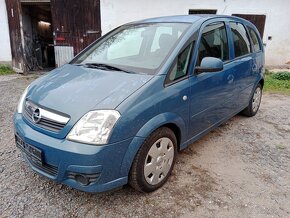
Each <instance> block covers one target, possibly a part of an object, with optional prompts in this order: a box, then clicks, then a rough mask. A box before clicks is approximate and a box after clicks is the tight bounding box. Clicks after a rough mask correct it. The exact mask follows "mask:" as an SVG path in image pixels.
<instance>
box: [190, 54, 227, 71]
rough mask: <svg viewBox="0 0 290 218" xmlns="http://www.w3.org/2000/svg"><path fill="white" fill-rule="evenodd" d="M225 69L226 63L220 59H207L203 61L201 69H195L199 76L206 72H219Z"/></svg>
mask: <svg viewBox="0 0 290 218" xmlns="http://www.w3.org/2000/svg"><path fill="white" fill-rule="evenodd" d="M223 69H224V63H223V61H222V60H221V59H219V58H214V57H205V58H203V59H202V61H201V64H200V67H196V68H195V72H196V73H197V74H200V73H204V72H208V73H209V72H218V71H222V70H223Z"/></svg>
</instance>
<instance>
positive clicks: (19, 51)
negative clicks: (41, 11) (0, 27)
mask: <svg viewBox="0 0 290 218" xmlns="http://www.w3.org/2000/svg"><path fill="white" fill-rule="evenodd" d="M6 8H7V16H8V26H9V32H10V44H11V54H12V67H13V68H14V70H15V71H17V72H23V71H24V62H23V44H22V36H21V29H20V14H21V7H20V1H18V0H6Z"/></svg>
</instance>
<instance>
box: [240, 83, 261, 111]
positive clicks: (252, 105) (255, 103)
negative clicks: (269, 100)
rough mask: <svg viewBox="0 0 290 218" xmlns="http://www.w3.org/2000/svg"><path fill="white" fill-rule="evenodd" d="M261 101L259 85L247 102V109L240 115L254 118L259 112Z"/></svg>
mask: <svg viewBox="0 0 290 218" xmlns="http://www.w3.org/2000/svg"><path fill="white" fill-rule="evenodd" d="M261 99H262V86H261V84H260V83H259V84H258V85H257V87H256V89H255V91H254V93H253V95H252V98H251V100H250V102H249V105H248V107H246V108H245V109H244V110H243V111H242V114H244V115H246V116H248V117H252V116H255V115H256V113H257V112H258V110H259V107H260V104H261Z"/></svg>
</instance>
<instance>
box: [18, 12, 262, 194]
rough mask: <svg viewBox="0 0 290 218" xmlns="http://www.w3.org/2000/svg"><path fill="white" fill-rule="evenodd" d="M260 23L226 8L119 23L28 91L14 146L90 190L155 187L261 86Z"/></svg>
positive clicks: (247, 106)
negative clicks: (182, 152) (190, 148)
mask: <svg viewBox="0 0 290 218" xmlns="http://www.w3.org/2000/svg"><path fill="white" fill-rule="evenodd" d="M264 69H265V68H264V49H263V45H262V41H261V38H260V35H259V33H258V31H257V29H256V27H255V26H254V25H253V24H251V23H250V22H248V21H246V20H243V19H240V18H237V17H231V16H216V15H200V16H170V17H161V18H152V19H146V20H142V21H137V22H132V23H128V24H125V25H122V26H120V27H118V28H116V29H114V30H112V31H111V32H109V33H108V34H106V35H105V36H103V37H101V38H99V39H98V40H97V41H95V42H94V43H93V44H91V45H90V46H89V47H87V48H86V49H85V50H83V51H82V52H81V53H80V54H79V55H77V56H76V57H75V58H74V59H73V60H72V61H71V62H70V63H69V64H66V65H64V66H62V67H60V68H57V69H55V70H53V71H52V72H50V73H49V74H47V75H45V76H43V77H40V78H39V79H37V80H35V81H34V82H32V83H31V84H30V86H29V87H27V89H26V90H25V91H24V93H23V95H22V97H21V99H20V102H19V105H18V107H17V111H16V113H15V116H14V125H15V139H16V145H17V147H18V148H20V149H21V151H22V153H23V156H24V158H25V159H26V161H27V163H28V164H29V166H30V167H31V168H32V169H33V170H34V171H36V172H37V173H39V174H41V175H44V176H46V177H48V178H50V179H52V180H55V181H57V182H59V183H63V184H66V185H68V186H70V187H73V188H76V189H79V190H82V191H86V192H103V191H107V190H111V189H114V188H117V187H121V186H123V185H125V184H127V183H129V184H130V185H131V186H132V187H133V188H135V189H136V190H138V191H141V192H152V191H154V190H156V189H158V188H160V187H161V186H162V185H163V184H164V183H165V182H166V180H167V179H168V177H169V176H170V173H171V171H172V169H173V166H174V163H175V159H176V156H177V154H178V151H180V150H182V149H185V148H186V147H187V146H188V145H190V144H191V143H192V142H194V141H196V140H197V139H199V138H200V137H202V136H203V135H205V134H206V133H208V132H209V131H211V130H213V129H214V128H216V127H218V126H219V125H220V124H222V123H223V122H225V121H226V120H228V119H229V118H231V117H233V116H234V115H236V114H238V113H240V112H241V113H242V114H244V115H246V116H254V115H255V114H256V113H257V111H258V109H259V105H260V102H261V96H262V89H263V85H264Z"/></svg>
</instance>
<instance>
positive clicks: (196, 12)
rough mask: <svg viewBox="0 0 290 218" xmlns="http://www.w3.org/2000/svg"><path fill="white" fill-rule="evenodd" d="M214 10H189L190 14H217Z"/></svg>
mask: <svg viewBox="0 0 290 218" xmlns="http://www.w3.org/2000/svg"><path fill="white" fill-rule="evenodd" d="M216 12H217V10H214V9H189V11H188V14H216Z"/></svg>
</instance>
